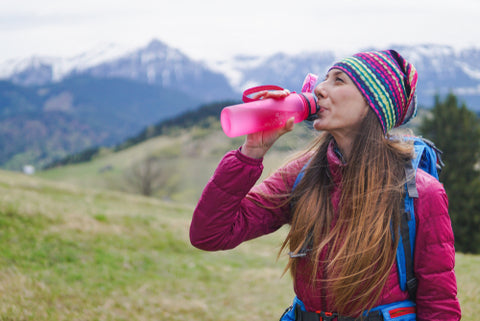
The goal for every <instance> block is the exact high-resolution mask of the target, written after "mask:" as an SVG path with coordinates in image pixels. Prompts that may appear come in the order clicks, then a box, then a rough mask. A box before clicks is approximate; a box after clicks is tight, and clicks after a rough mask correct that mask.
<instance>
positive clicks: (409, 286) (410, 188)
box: [397, 137, 443, 300]
mask: <svg viewBox="0 0 480 321" xmlns="http://www.w3.org/2000/svg"><path fill="white" fill-rule="evenodd" d="M405 139H406V140H413V143H414V151H415V156H414V158H413V159H412V161H411V162H409V163H408V164H407V165H406V166H405V175H406V178H407V182H406V183H405V199H404V210H405V212H404V213H403V215H402V217H401V220H400V235H399V244H398V248H397V268H398V276H399V282H400V288H401V289H402V291H408V293H409V296H410V298H411V299H412V300H415V297H416V290H417V279H416V277H415V274H414V269H413V258H414V253H415V251H414V250H415V235H416V227H415V208H414V205H413V200H414V199H415V198H418V191H417V186H416V182H415V177H416V173H417V169H418V168H421V169H422V170H424V171H426V172H427V173H429V174H430V175H432V176H433V177H435V178H436V179H438V173H439V171H440V170H441V167H442V166H443V162H442V160H441V151H440V150H439V149H438V148H436V147H435V145H434V144H433V143H432V142H431V141H429V140H426V139H424V138H420V137H406V138H405Z"/></svg>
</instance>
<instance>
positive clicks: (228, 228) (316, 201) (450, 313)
mask: <svg viewBox="0 0 480 321" xmlns="http://www.w3.org/2000/svg"><path fill="white" fill-rule="evenodd" d="M416 83H417V73H416V70H415V68H414V67H413V66H412V65H411V64H410V63H408V62H407V61H405V60H404V59H403V58H402V57H401V56H400V55H399V54H398V53H397V52H395V51H393V50H388V51H379V52H366V53H359V54H356V55H354V56H353V57H350V58H347V59H344V60H342V61H341V62H339V63H336V64H335V65H334V66H332V68H331V69H330V70H329V71H328V73H327V75H326V78H325V80H324V81H323V82H322V83H320V84H319V85H318V86H317V87H316V88H315V91H314V92H315V95H316V96H317V98H318V106H319V111H318V119H316V120H315V121H314V124H313V127H314V128H315V129H316V130H317V131H322V134H321V135H320V136H319V138H318V139H317V140H316V141H315V142H314V144H313V145H312V147H311V148H310V149H309V150H308V151H306V152H305V153H303V154H302V156H300V157H298V158H297V159H296V160H294V161H292V162H290V163H288V164H287V165H285V166H284V167H282V168H280V169H279V170H277V171H276V172H275V173H274V174H273V175H271V176H270V177H269V178H267V179H266V180H264V181H263V182H262V183H261V184H259V185H256V186H254V185H255V183H256V181H257V180H258V178H259V177H260V175H261V173H262V168H263V167H262V159H263V157H264V155H265V154H266V153H267V151H268V150H269V148H270V147H271V146H272V145H273V144H274V142H275V141H276V140H277V139H278V138H279V137H280V136H281V135H283V134H285V133H287V132H289V131H291V130H292V129H293V125H294V123H293V119H290V120H289V121H288V122H287V123H286V125H285V126H284V127H283V128H281V129H278V130H273V131H269V132H259V133H255V134H250V135H247V137H246V140H245V142H244V144H243V145H242V147H241V148H240V149H239V150H236V151H231V152H229V153H227V154H226V155H225V156H224V158H223V159H222V161H221V162H220V164H219V166H218V168H217V170H216V171H215V173H214V175H213V177H212V178H211V180H210V181H209V183H208V184H207V186H206V187H205V190H204V192H203V194H202V197H201V199H200V201H199V202H198V205H197V207H196V209H195V212H194V215H193V219H192V223H191V227H190V239H191V242H192V244H193V245H194V246H196V247H198V248H200V249H204V250H208V251H214V250H225V249H231V248H234V247H236V246H237V245H239V244H240V243H242V242H244V241H247V240H250V239H253V238H256V237H259V236H261V235H265V234H268V233H272V232H274V231H276V230H277V229H279V228H280V227H281V226H282V225H284V224H290V225H291V228H290V232H289V234H288V236H287V238H286V240H285V242H284V244H283V248H284V249H288V250H289V251H290V252H291V253H290V254H291V258H290V260H289V262H288V268H289V269H290V272H291V274H292V277H293V281H294V290H295V293H296V296H297V298H296V301H295V304H296V305H297V306H299V305H301V306H302V309H304V310H306V311H311V312H315V311H327V314H325V313H323V314H321V315H319V316H323V317H325V316H326V315H329V313H330V312H334V313H338V315H340V316H342V317H344V318H347V319H348V318H350V319H348V320H353V318H359V317H360V316H361V315H362V313H364V311H368V310H370V309H372V308H374V307H377V306H380V305H385V304H390V303H393V302H399V301H403V300H407V299H408V298H409V295H408V293H407V292H406V291H402V290H401V288H400V286H399V280H398V271H397V266H396V264H394V263H395V252H396V247H397V244H398V233H397V232H395V231H398V227H399V224H400V216H401V215H402V211H403V209H402V202H403V196H404V183H405V181H406V177H405V174H404V169H405V166H406V164H407V163H408V162H409V161H410V160H411V158H412V154H413V151H412V147H411V145H409V144H408V143H405V142H403V141H400V140H397V139H395V138H394V137H392V136H391V135H389V131H390V129H392V128H394V127H398V126H400V125H402V124H405V123H406V122H408V121H409V120H410V119H411V118H412V117H413V116H414V115H415V113H416V102H415V89H416ZM288 94H289V93H288V92H287V91H284V92H282V91H280V92H275V93H263V97H274V98H282V97H285V96H287V95H288ZM305 164H307V167H306V169H305V172H304V176H303V179H302V180H301V181H300V183H299V184H298V186H296V188H295V189H293V185H294V182H295V180H296V178H297V176H298V174H299V172H300V171H301V170H302V168H303V167H304V166H305ZM416 184H417V189H418V193H419V198H418V199H416V200H415V203H414V206H415V218H416V228H417V234H416V241H415V255H414V272H415V276H416V278H417V280H418V288H417V294H416V313H417V319H418V320H459V319H460V306H459V303H458V300H457V297H456V279H455V274H454V270H453V269H454V257H455V250H454V238H453V233H452V229H451V222H450V218H449V216H448V210H447V207H448V200H447V196H446V194H445V191H444V189H443V187H442V185H441V184H440V183H439V182H438V181H437V180H436V179H434V178H433V177H431V176H430V175H428V174H427V173H425V172H423V171H421V170H418V171H417V175H416ZM292 189H293V191H292ZM392 227H393V228H392ZM305 245H308V250H307V251H305V250H304V249H305ZM302 248H303V249H302ZM335 315H336V314H335ZM297 319H298V320H300V319H301V316H297ZM285 320H290V319H285ZM366 320H368V319H366ZM371 320H373V317H372V318H371ZM375 320H377V319H375ZM380 320H381V319H380Z"/></svg>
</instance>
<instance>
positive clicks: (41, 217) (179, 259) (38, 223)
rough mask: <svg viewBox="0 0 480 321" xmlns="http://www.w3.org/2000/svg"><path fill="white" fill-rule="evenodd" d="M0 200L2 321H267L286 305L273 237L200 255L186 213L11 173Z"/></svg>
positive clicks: (0, 185) (0, 176)
mask: <svg viewBox="0 0 480 321" xmlns="http://www.w3.org/2000/svg"><path fill="white" fill-rule="evenodd" d="M0 195H2V196H1V201H0V253H2V255H1V256H0V320H49V321H50V320H187V319H189V320H199V321H200V320H231V319H237V318H238V317H239V316H240V319H241V318H242V317H241V315H243V316H244V317H245V316H246V315H247V312H246V309H247V308H248V310H249V311H252V313H255V314H256V315H255V316H253V317H252V318H250V320H265V319H276V318H278V315H279V314H281V312H282V310H283V309H284V307H285V306H286V305H288V303H289V301H290V299H291V296H292V294H291V286H290V280H289V277H288V276H287V277H284V278H281V277H280V276H281V271H282V267H283V262H276V251H277V250H278V246H279V243H280V240H281V238H280V236H279V235H276V236H272V237H264V238H261V239H259V240H257V241H254V242H250V243H246V244H245V245H243V246H240V247H239V248H238V249H236V250H234V251H229V252H219V253H207V252H203V251H200V250H197V249H195V248H193V247H192V246H191V245H190V243H189V241H188V226H189V221H190V218H191V213H192V210H193V208H192V206H184V205H180V204H177V203H169V202H163V201H160V200H157V199H151V198H144V197H141V196H134V195H129V194H123V193H117V192H109V191H100V190H91V189H82V188H78V187H74V186H71V185H66V184H65V185H62V184H56V183H53V182H49V181H47V180H42V179H39V178H32V177H26V176H23V175H19V174H14V173H9V172H0ZM281 233H282V232H281ZM281 233H280V234H281ZM260 298H261V299H262V302H255V301H258V300H260Z"/></svg>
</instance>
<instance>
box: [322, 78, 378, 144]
mask: <svg viewBox="0 0 480 321" xmlns="http://www.w3.org/2000/svg"><path fill="white" fill-rule="evenodd" d="M314 92H315V95H316V96H317V98H318V102H317V104H318V106H319V111H318V113H317V115H318V119H316V120H315V122H314V123H313V127H314V128H315V129H316V130H322V131H327V132H329V133H330V134H332V135H333V136H334V137H336V138H337V137H338V138H340V137H341V136H351V135H352V134H353V135H354V134H355V133H356V132H358V130H359V129H360V124H361V122H362V120H363V119H364V118H365V116H366V115H367V112H368V108H369V107H368V105H367V103H366V101H365V99H364V98H363V96H362V94H361V93H360V91H359V90H358V89H357V86H356V85H355V84H354V83H353V81H352V80H351V79H350V77H348V75H347V74H346V73H344V72H343V71H341V70H339V69H331V70H330V71H329V72H328V74H327V76H326V77H325V80H324V81H323V82H322V83H320V84H319V85H318V86H317V87H316V88H315V91H314ZM339 135H341V136H339Z"/></svg>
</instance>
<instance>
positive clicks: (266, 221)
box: [190, 148, 461, 320]
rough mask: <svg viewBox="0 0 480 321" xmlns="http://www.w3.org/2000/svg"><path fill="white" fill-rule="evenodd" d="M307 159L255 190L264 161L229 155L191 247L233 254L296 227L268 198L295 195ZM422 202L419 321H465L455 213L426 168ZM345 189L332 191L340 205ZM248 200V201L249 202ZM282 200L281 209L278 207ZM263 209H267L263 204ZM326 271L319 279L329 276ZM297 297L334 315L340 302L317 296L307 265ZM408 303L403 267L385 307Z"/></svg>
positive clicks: (418, 208)
mask: <svg viewBox="0 0 480 321" xmlns="http://www.w3.org/2000/svg"><path fill="white" fill-rule="evenodd" d="M307 161H308V159H307V158H304V159H299V160H297V161H294V162H291V163H289V164H287V165H286V166H285V167H284V168H281V169H279V170H277V171H276V172H275V173H273V174H272V175H271V176H270V177H268V178H267V179H265V180H264V181H263V182H262V183H260V184H258V185H255V184H256V182H257V180H258V179H259V178H260V176H261V174H262V170H263V165H262V160H258V159H252V158H249V157H247V156H245V155H243V154H242V153H241V152H240V151H239V150H237V151H231V152H229V153H227V154H226V155H225V156H224V158H223V159H222V161H221V162H220V164H219V166H218V168H217V169H216V171H215V173H214V175H213V176H212V178H211V179H210V181H209V182H208V184H207V186H206V187H205V189H204V191H203V194H202V196H201V198H200V200H199V202H198V204H197V207H196V208H195V211H194V214H193V219H192V222H191V226H190V240H191V243H192V244H193V245H194V246H195V247H197V248H199V249H203V250H206V251H216V250H226V249H232V248H234V247H236V246H237V245H239V244H240V243H242V242H244V241H247V240H251V239H253V238H256V237H259V236H262V235H265V234H268V233H272V232H274V231H276V230H277V229H279V228H280V227H281V226H282V225H284V224H288V223H289V221H290V218H291V217H290V215H291V213H290V206H289V204H286V205H284V206H282V207H279V206H277V205H278V204H281V203H282V202H283V201H284V199H282V198H273V199H272V198H268V199H265V197H262V195H265V194H271V195H282V194H283V195H285V194H288V193H289V192H290V191H291V189H292V186H293V184H294V181H295V178H296V177H297V175H298V173H299V172H300V170H301V168H302V167H303V165H304V164H305V163H306V162H307ZM328 161H329V166H330V171H331V173H332V176H333V178H334V181H337V182H339V180H340V179H341V178H340V176H339V174H340V167H341V166H342V163H341V161H340V160H339V159H338V157H337V156H336V155H335V153H334V152H333V149H332V148H330V149H329V152H328ZM416 182H417V189H418V192H419V198H418V199H416V200H415V203H414V206H415V215H416V220H417V222H416V224H417V225H416V226H417V236H416V244H415V257H414V270H415V275H416V277H417V279H418V290H417V299H416V303H417V319H418V320H459V319H460V315H461V312H460V305H459V302H458V299H457V285H456V278H455V273H454V265H455V249H454V237H453V232H452V227H451V221H450V217H449V215H448V199H447V196H446V194H445V190H444V188H443V186H442V185H441V183H439V182H438V181H437V180H436V179H435V178H433V177H431V176H430V175H428V174H427V173H425V172H423V171H422V170H418V172H417V176H416ZM339 192H340V191H339V190H338V189H336V190H334V191H333V193H332V202H333V205H334V206H336V205H337V204H338V196H339ZM247 195H248V197H246V196H247ZM277 202H278V203H277ZM259 204H260V205H261V206H259ZM300 262H302V260H301V261H300ZM321 270H322V269H319V271H318V273H319V274H318V276H319V277H322V275H321V273H322V272H321ZM297 271H298V273H296V276H295V282H294V284H295V289H294V290H295V293H296V295H297V297H298V298H299V299H300V300H302V301H303V302H304V304H305V307H306V309H307V310H308V311H317V310H323V311H332V310H334V305H333V302H328V299H326V298H325V296H323V297H322V296H321V295H318V292H317V293H313V292H312V291H313V290H312V288H311V287H310V286H308V279H307V278H308V276H309V275H310V274H309V272H308V271H307V268H306V266H304V265H302V264H299V266H298V269H297ZM407 298H408V293H407V292H402V291H401V289H400V285H399V282H398V274H397V268H396V264H394V265H393V267H392V270H391V272H390V275H389V277H388V281H387V283H386V285H385V287H384V289H383V291H382V295H381V297H380V299H379V301H378V305H380V304H388V303H392V302H396V301H401V300H405V299H407Z"/></svg>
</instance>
